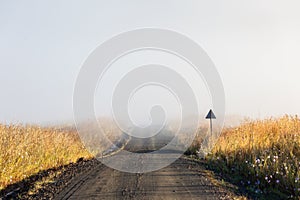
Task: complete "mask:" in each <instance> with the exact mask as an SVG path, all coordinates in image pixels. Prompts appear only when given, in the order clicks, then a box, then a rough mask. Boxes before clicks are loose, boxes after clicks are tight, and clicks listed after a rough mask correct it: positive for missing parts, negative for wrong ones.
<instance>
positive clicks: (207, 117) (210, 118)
mask: <svg viewBox="0 0 300 200" xmlns="http://www.w3.org/2000/svg"><path fill="white" fill-rule="evenodd" d="M205 118H206V119H209V120H210V134H211V136H212V129H213V128H212V119H216V116H215V114H214V112H213V111H212V109H210V110H209V112H208V114H207V115H206V117H205Z"/></svg>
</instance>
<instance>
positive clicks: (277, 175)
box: [207, 116, 300, 198]
mask: <svg viewBox="0 0 300 200" xmlns="http://www.w3.org/2000/svg"><path fill="white" fill-rule="evenodd" d="M207 158H208V160H209V161H210V164H211V165H212V166H214V167H215V168H218V170H219V171H220V172H222V173H223V174H225V175H228V176H231V177H234V178H235V179H236V181H239V183H240V184H242V185H243V186H244V187H246V188H248V189H250V190H253V191H254V192H255V193H257V194H260V193H265V194H267V193H278V194H277V195H278V196H277V197H278V198H285V197H288V196H289V197H295V196H298V197H299V194H300V180H299V178H300V119H299V118H298V117H297V116H284V117H282V118H279V119H274V118H271V119H266V120H256V121H249V120H248V121H246V122H244V123H243V124H242V125H240V126H239V127H237V128H230V129H226V130H225V131H224V132H223V133H222V135H221V137H220V138H219V139H218V141H217V143H216V145H215V147H214V149H213V150H212V153H211V154H210V155H208V157H207ZM284 194H286V195H288V196H284ZM280 195H283V196H280ZM275 197H276V196H275Z"/></svg>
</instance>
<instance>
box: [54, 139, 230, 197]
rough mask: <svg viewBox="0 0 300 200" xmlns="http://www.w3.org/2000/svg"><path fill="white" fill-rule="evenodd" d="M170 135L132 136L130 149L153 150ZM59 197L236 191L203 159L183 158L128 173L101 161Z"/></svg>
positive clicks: (211, 194)
mask: <svg viewBox="0 0 300 200" xmlns="http://www.w3.org/2000/svg"><path fill="white" fill-rule="evenodd" d="M168 140H169V139H168V138H157V139H154V140H153V139H152V140H145V139H132V140H131V141H130V142H129V143H128V144H127V145H126V147H125V148H126V149H127V150H131V151H135V152H148V151H153V150H155V149H157V148H159V147H161V146H163V145H164V144H165V143H166V142H167V141H168ZM55 198H56V199H183V198H186V199H232V198H233V193H232V192H230V191H229V190H227V189H226V188H225V187H222V186H220V185H218V184H216V183H215V181H214V180H213V178H212V176H211V175H209V173H208V172H207V171H206V170H205V169H204V167H203V166H201V165H199V163H197V162H195V161H192V160H189V159H187V158H184V157H182V158H180V159H178V160H177V161H176V162H174V163H173V164H171V165H169V166H168V167H165V168H163V169H161V170H158V171H155V172H149V173H137V174H134V173H125V172H120V171H117V170H114V169H111V168H109V167H106V166H105V165H103V164H100V163H99V164H98V165H97V166H95V167H94V168H93V169H91V170H89V171H88V172H86V173H83V174H80V175H79V176H77V177H75V178H74V180H72V181H71V183H70V184H68V186H67V187H66V188H64V189H63V190H62V191H61V192H60V193H59V194H57V195H56V197H55Z"/></svg>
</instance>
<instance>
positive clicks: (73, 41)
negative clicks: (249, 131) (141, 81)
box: [0, 0, 300, 123]
mask: <svg viewBox="0 0 300 200" xmlns="http://www.w3.org/2000/svg"><path fill="white" fill-rule="evenodd" d="M299 9H300V2H299V1H297V0H295V1H291V0H287V1H275V0H265V1H261V0H255V1H254V0H251V1H250V0H249V1H242V0H234V1H233V0H227V1H223V0H219V1H216V0H210V1H204V0H203V1H202V0H201V1H199V0H190V1H177V0H165V1H159V0H151V1H146V0H131V1H124V0H119V1H113V0H110V1H75V0H72V1H71V0H70V1H53V0H51V1H38V0H36V1H31V0H28V1H9V0H7V1H0V122H35V123H43V122H59V121H61V120H71V119H72V118H73V111H72V93H73V87H74V83H75V80H76V76H77V74H78V72H79V70H80V67H81V65H82V63H83V62H84V61H85V59H86V58H87V57H88V55H89V54H90V53H91V52H92V50H94V49H95V48H96V47H97V46H98V45H100V44H101V43H102V42H104V41H106V40H107V39H109V38H110V37H112V36H113V35H116V34H119V33H121V32H124V31H129V30H132V29H137V28H144V27H155V28H165V29H171V30H174V31H177V32H179V33H182V34H184V35H187V36H188V37H190V38H191V39H193V40H194V41H196V42H197V43H198V44H199V45H200V46H201V47H202V48H203V49H204V50H205V51H206V52H207V54H208V55H209V56H210V58H211V59H212V60H213V62H214V63H215V65H216V68H217V69H218V71H219V74H220V76H221V78H222V80H223V85H224V88H225V95H226V113H227V114H228V115H231V114H237V115H242V116H250V117H266V116H278V115H283V114H300V103H299V102H300V79H299V78H300V57H299V52H300V36H299V35H300V12H299ZM204 110H205V109H204Z"/></svg>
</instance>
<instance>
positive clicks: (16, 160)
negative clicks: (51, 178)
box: [0, 124, 90, 189]
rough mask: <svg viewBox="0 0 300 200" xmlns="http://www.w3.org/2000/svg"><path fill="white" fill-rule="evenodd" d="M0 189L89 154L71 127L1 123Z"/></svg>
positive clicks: (86, 156) (87, 156)
mask: <svg viewBox="0 0 300 200" xmlns="http://www.w3.org/2000/svg"><path fill="white" fill-rule="evenodd" d="M0 150H1V154H0V189H3V188H4V187H6V186H7V185H8V184H12V183H15V182H18V181H20V180H22V179H24V178H26V177H28V176H30V175H32V174H35V173H37V172H39V171H40V170H45V169H49V168H52V167H58V166H61V165H65V164H68V163H70V162H75V161H76V160H77V159H78V158H81V157H84V158H89V157H90V154H89V153H88V152H87V151H86V150H85V148H84V147H83V145H82V143H81V142H80V139H79V137H78V136H77V133H76V132H75V131H72V130H59V129H55V128H41V127H37V126H21V125H1V124H0Z"/></svg>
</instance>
